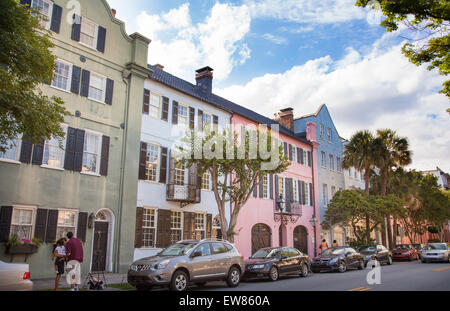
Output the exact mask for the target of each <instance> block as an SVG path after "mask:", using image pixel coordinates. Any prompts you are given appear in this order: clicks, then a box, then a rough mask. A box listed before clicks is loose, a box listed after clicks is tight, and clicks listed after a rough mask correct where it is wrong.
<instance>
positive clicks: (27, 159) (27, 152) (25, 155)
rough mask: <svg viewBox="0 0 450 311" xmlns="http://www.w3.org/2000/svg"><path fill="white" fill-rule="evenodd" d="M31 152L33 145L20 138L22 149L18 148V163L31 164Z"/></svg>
mask: <svg viewBox="0 0 450 311" xmlns="http://www.w3.org/2000/svg"><path fill="white" fill-rule="evenodd" d="M32 151H33V144H32V143H31V141H30V140H29V139H28V138H26V137H24V138H22V147H21V148H20V162H22V163H27V164H30V163H31V152H32Z"/></svg>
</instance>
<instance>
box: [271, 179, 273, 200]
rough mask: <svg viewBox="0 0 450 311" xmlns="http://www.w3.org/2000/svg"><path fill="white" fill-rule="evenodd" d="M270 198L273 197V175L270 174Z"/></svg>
mask: <svg viewBox="0 0 450 311" xmlns="http://www.w3.org/2000/svg"><path fill="white" fill-rule="evenodd" d="M270 198H271V199H273V175H270Z"/></svg>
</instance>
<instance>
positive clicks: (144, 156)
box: [139, 142, 147, 180]
mask: <svg viewBox="0 0 450 311" xmlns="http://www.w3.org/2000/svg"><path fill="white" fill-rule="evenodd" d="M146 165H147V144H146V143H143V142H141V152H140V157H139V179H140V180H145V168H146Z"/></svg>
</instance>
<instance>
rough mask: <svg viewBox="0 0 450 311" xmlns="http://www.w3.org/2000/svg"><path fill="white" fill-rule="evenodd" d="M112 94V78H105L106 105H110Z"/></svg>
mask: <svg viewBox="0 0 450 311" xmlns="http://www.w3.org/2000/svg"><path fill="white" fill-rule="evenodd" d="M113 94H114V80H111V79H106V94H105V103H106V104H108V105H112V101H113Z"/></svg>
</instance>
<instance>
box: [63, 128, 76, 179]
mask: <svg viewBox="0 0 450 311" xmlns="http://www.w3.org/2000/svg"><path fill="white" fill-rule="evenodd" d="M76 133H77V130H76V129H74V128H72V127H69V128H68V129H67V136H66V152H65V154H66V155H65V159H64V169H66V170H69V171H73V161H74V159H75V139H76Z"/></svg>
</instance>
